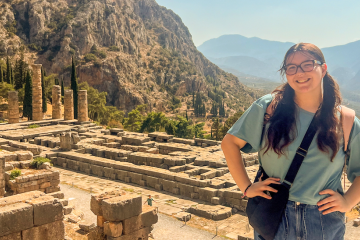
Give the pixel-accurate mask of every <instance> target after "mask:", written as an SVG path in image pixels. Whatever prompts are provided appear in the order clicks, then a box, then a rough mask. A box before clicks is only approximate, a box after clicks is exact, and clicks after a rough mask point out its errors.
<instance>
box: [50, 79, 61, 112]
mask: <svg viewBox="0 0 360 240" xmlns="http://www.w3.org/2000/svg"><path fill="white" fill-rule="evenodd" d="M52 118H53V119H59V118H61V87H60V86H59V85H54V86H53V88H52Z"/></svg>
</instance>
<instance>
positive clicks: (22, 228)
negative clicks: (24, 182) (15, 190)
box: [0, 191, 65, 240]
mask: <svg viewBox="0 0 360 240" xmlns="http://www.w3.org/2000/svg"><path fill="white" fill-rule="evenodd" d="M63 217H64V214H63V206H62V204H61V202H60V201H59V200H58V199H56V198H54V197H53V196H49V195H45V194H44V193H42V192H39V191H33V192H28V193H24V194H18V195H14V196H10V197H6V198H2V199H0V224H1V228H0V239H4V240H5V239H6V240H7V239H19V240H20V239H21V240H44V239H51V240H63V239H64V238H65V226H64V223H63V221H62V220H63Z"/></svg>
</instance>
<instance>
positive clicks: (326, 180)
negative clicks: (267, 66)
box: [228, 94, 360, 205]
mask: <svg viewBox="0 0 360 240" xmlns="http://www.w3.org/2000/svg"><path fill="white" fill-rule="evenodd" d="M271 100H272V96H271V95H270V94H268V95H265V96H263V97H262V98H260V99H258V100H257V101H255V102H254V103H253V104H252V105H251V106H250V107H249V108H248V109H247V110H246V111H245V113H244V114H243V115H242V116H241V117H240V118H239V119H238V120H237V122H236V123H235V124H234V125H233V126H232V127H231V128H230V129H229V131H228V133H229V134H231V135H234V136H235V137H238V138H240V139H242V140H244V141H246V142H247V144H246V145H245V146H244V147H243V148H242V149H241V151H243V152H245V153H250V152H258V154H259V162H260V164H261V165H262V167H263V168H264V170H265V172H266V173H267V174H268V175H269V176H270V177H278V178H281V180H284V178H285V176H286V174H287V172H288V169H289V167H290V164H291V162H292V160H293V158H294V156H295V153H296V150H297V148H298V147H299V146H300V144H301V141H302V140H303V138H304V135H305V133H306V131H307V129H308V127H309V125H310V122H311V120H312V119H313V117H314V113H311V112H308V111H305V110H304V109H301V108H300V107H298V106H296V108H297V110H296V112H297V114H296V117H297V118H296V138H295V139H294V141H293V142H292V143H291V144H290V145H289V146H287V147H286V151H285V154H284V155H280V156H279V155H278V154H276V153H275V152H274V151H273V150H271V149H270V150H269V151H268V152H266V153H264V152H265V149H264V147H265V145H266V142H265V140H264V139H265V137H264V138H263V137H262V132H263V122H264V114H265V112H266V108H267V106H268V105H269V104H270V102H271ZM316 138H317V135H315V137H314V139H313V141H312V142H311V144H310V147H309V149H308V153H307V156H306V157H305V159H304V161H303V163H302V165H301V167H300V169H299V172H298V174H297V175H296V178H295V180H294V183H293V186H292V187H291V189H290V194H289V200H291V201H296V202H301V203H305V204H311V205H316V203H317V202H318V201H320V200H321V199H323V198H325V197H327V196H328V195H327V196H326V195H319V192H320V191H322V190H325V189H332V190H334V191H338V192H340V193H343V190H342V187H341V174H342V169H343V166H344V160H345V153H344V151H343V142H341V143H340V149H339V151H338V152H337V154H336V156H335V158H334V159H333V161H330V158H331V157H330V154H329V153H325V152H322V151H320V150H319V149H318V146H317V141H316ZM349 149H350V158H349V161H348V163H347V166H348V167H347V175H348V179H349V180H350V181H351V182H352V181H354V179H355V178H356V177H357V176H360V120H359V119H358V118H355V121H354V125H353V128H352V131H351V136H350V144H349Z"/></svg>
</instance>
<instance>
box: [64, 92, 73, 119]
mask: <svg viewBox="0 0 360 240" xmlns="http://www.w3.org/2000/svg"><path fill="white" fill-rule="evenodd" d="M64 120H74V94H73V90H71V89H69V90H65V92H64Z"/></svg>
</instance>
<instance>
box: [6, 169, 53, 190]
mask: <svg viewBox="0 0 360 240" xmlns="http://www.w3.org/2000/svg"><path fill="white" fill-rule="evenodd" d="M21 172H22V174H25V175H24V176H19V177H17V178H15V179H14V180H10V171H9V172H6V173H5V180H6V185H7V187H8V188H9V190H10V191H11V192H12V193H13V194H19V193H25V192H30V191H35V190H38V191H41V192H44V193H53V192H58V191H60V187H59V184H60V173H59V172H58V171H54V170H51V169H48V170H36V169H21ZM26 173H27V174H26Z"/></svg>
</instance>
